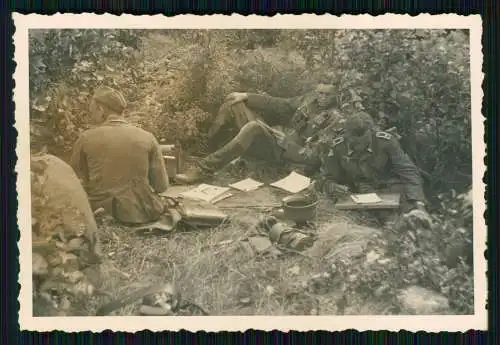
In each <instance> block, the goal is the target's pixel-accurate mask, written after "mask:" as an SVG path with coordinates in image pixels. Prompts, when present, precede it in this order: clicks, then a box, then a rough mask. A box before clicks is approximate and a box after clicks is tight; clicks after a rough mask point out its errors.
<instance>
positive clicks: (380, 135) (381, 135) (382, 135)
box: [375, 131, 392, 140]
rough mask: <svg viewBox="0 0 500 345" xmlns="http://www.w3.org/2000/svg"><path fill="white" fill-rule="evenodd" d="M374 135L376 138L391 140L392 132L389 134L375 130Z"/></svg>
mask: <svg viewBox="0 0 500 345" xmlns="http://www.w3.org/2000/svg"><path fill="white" fill-rule="evenodd" d="M375 136H376V137H377V138H381V139H385V140H391V138H392V134H389V133H387V132H381V131H379V132H375Z"/></svg>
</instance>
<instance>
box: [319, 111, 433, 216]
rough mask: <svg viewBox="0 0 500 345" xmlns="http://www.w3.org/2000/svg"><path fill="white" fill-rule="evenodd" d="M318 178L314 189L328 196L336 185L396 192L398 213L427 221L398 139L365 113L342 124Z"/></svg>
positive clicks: (413, 174)
mask: <svg viewBox="0 0 500 345" xmlns="http://www.w3.org/2000/svg"><path fill="white" fill-rule="evenodd" d="M321 176H322V177H321V179H320V181H318V182H319V183H318V186H319V188H321V189H322V190H323V191H325V192H327V193H330V194H334V193H335V191H338V190H339V188H338V187H339V184H340V185H341V187H344V188H340V189H341V190H342V189H343V190H344V192H345V191H352V192H355V193H372V192H382V191H385V192H393V193H400V195H401V199H400V200H401V212H402V213H404V214H410V215H412V216H417V218H418V219H421V220H422V221H424V222H426V223H429V222H430V218H429V216H428V214H427V212H426V209H425V196H424V192H423V188H422V180H421V177H420V174H419V171H418V169H417V167H416V166H415V165H414V164H413V162H412V161H411V159H410V158H409V156H408V155H407V154H406V153H405V152H403V150H402V149H401V147H400V145H399V142H398V140H397V139H396V138H395V137H394V136H393V135H391V134H389V133H386V132H382V131H379V130H378V129H377V128H376V126H375V124H374V121H373V119H372V117H371V116H370V115H369V114H367V113H366V112H357V113H355V114H353V115H351V116H350V117H349V118H348V119H347V120H346V121H345V124H344V135H343V136H339V137H337V138H336V139H335V140H334V141H333V146H332V147H331V150H330V152H329V153H328V155H327V157H325V158H324V161H323V166H322V173H321Z"/></svg>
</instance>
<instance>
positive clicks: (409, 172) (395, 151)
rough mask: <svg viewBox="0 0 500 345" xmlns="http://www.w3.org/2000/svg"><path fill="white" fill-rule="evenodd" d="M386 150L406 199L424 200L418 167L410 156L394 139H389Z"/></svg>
mask: <svg viewBox="0 0 500 345" xmlns="http://www.w3.org/2000/svg"><path fill="white" fill-rule="evenodd" d="M387 152H388V154H389V157H390V160H391V163H392V167H393V172H394V173H395V174H396V175H397V176H398V177H399V178H400V179H401V182H402V183H403V185H404V189H405V194H406V197H407V199H408V201H425V196H424V191H423V188H422V179H421V177H420V174H419V172H418V169H417V167H416V166H415V164H413V162H412V161H411V159H410V157H409V156H408V155H407V154H406V153H405V152H404V151H403V150H402V149H401V146H400V145H399V143H398V142H397V141H396V139H394V138H393V139H392V140H391V142H390V143H389V145H388V146H387Z"/></svg>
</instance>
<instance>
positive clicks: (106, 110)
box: [89, 87, 127, 123]
mask: <svg viewBox="0 0 500 345" xmlns="http://www.w3.org/2000/svg"><path fill="white" fill-rule="evenodd" d="M126 107H127V101H126V100H125V98H124V97H123V95H122V94H121V92H119V91H117V90H115V89H113V88H110V87H101V88H98V89H97V90H96V91H95V92H94V95H93V96H92V100H91V101H90V105H89V111H90V115H91V117H92V120H93V122H94V123H101V122H104V121H106V119H107V118H108V116H110V115H113V114H115V115H121V114H122V113H123V111H124V110H125V108H126Z"/></svg>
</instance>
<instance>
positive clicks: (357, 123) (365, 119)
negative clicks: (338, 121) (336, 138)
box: [344, 111, 375, 152]
mask: <svg viewBox="0 0 500 345" xmlns="http://www.w3.org/2000/svg"><path fill="white" fill-rule="evenodd" d="M374 130H375V123H374V121H373V118H372V117H371V116H370V115H369V114H368V113H366V112H364V111H358V112H355V113H354V114H352V115H351V116H350V117H348V118H347V119H346V121H345V124H344V140H345V141H346V143H347V145H349V147H350V148H351V149H352V150H353V151H355V152H361V151H364V150H365V149H366V148H367V147H368V146H369V145H370V143H371V138H372V134H373V131H374Z"/></svg>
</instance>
